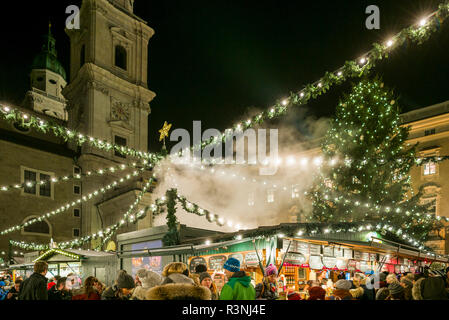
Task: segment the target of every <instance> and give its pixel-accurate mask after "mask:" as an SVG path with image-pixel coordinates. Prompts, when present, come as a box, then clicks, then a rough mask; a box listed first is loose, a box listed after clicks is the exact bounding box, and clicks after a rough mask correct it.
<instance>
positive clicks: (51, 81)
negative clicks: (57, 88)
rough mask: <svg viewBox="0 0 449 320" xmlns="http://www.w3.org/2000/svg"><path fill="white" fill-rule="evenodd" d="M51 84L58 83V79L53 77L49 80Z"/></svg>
mask: <svg viewBox="0 0 449 320" xmlns="http://www.w3.org/2000/svg"><path fill="white" fill-rule="evenodd" d="M48 81H49V82H50V83H51V84H56V81H55V80H53V79H50V80H48Z"/></svg>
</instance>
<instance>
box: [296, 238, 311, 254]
mask: <svg viewBox="0 0 449 320" xmlns="http://www.w3.org/2000/svg"><path fill="white" fill-rule="evenodd" d="M296 252H300V253H302V254H304V255H309V244H308V243H307V242H299V241H298V242H297V243H296Z"/></svg>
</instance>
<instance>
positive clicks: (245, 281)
mask: <svg viewBox="0 0 449 320" xmlns="http://www.w3.org/2000/svg"><path fill="white" fill-rule="evenodd" d="M255 299H256V290H255V289H254V286H253V285H252V284H251V277H250V276H247V275H246V273H245V272H244V271H238V272H235V273H234V274H233V275H232V277H231V278H230V279H229V281H228V282H227V283H226V284H225V285H224V286H223V288H222V290H221V294H220V300H255Z"/></svg>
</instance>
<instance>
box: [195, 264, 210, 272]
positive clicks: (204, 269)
mask: <svg viewBox="0 0 449 320" xmlns="http://www.w3.org/2000/svg"><path fill="white" fill-rule="evenodd" d="M203 272H207V266H206V265H205V264H199V265H197V266H196V267H195V273H197V274H200V273H203Z"/></svg>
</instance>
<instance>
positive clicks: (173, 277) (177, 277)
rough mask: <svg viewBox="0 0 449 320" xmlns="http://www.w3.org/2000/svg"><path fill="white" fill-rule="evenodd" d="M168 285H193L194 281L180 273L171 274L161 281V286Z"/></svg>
mask: <svg viewBox="0 0 449 320" xmlns="http://www.w3.org/2000/svg"><path fill="white" fill-rule="evenodd" d="M169 283H187V284H195V281H194V280H193V279H192V278H190V277H187V276H185V275H183V274H182V273H172V274H170V275H169V276H168V277H166V278H165V279H164V281H162V285H164V284H169Z"/></svg>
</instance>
